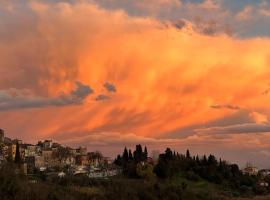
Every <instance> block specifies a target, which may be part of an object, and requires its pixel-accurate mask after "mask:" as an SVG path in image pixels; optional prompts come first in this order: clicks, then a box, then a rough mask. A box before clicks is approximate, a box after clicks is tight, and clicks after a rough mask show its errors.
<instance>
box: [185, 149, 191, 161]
mask: <svg viewBox="0 0 270 200" xmlns="http://www.w3.org/2000/svg"><path fill="white" fill-rule="evenodd" d="M186 158H188V159H189V158H191V157H190V153H189V150H187V152H186Z"/></svg>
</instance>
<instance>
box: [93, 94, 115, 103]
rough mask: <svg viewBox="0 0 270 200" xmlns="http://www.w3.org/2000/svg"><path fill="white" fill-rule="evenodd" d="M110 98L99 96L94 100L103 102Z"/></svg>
mask: <svg viewBox="0 0 270 200" xmlns="http://www.w3.org/2000/svg"><path fill="white" fill-rule="evenodd" d="M110 98H111V97H110V96H107V95H104V94H100V95H98V96H97V97H96V98H95V100H96V101H105V100H109V99H110Z"/></svg>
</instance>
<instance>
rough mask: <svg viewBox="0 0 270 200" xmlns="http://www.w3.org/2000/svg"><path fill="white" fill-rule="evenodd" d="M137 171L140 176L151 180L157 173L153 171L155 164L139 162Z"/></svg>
mask: <svg viewBox="0 0 270 200" xmlns="http://www.w3.org/2000/svg"><path fill="white" fill-rule="evenodd" d="M136 173H137V175H138V176H139V177H140V178H143V179H147V180H151V179H152V178H153V177H154V176H155V174H154V173H153V165H150V164H144V165H142V164H141V163H138V164H137V167H136Z"/></svg>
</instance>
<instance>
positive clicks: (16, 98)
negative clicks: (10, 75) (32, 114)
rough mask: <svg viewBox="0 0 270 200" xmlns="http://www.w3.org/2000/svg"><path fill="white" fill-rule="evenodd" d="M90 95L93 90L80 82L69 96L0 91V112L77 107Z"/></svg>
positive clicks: (14, 90) (15, 90) (12, 90)
mask: <svg viewBox="0 0 270 200" xmlns="http://www.w3.org/2000/svg"><path fill="white" fill-rule="evenodd" d="M91 93H93V90H92V89H91V88H90V87H89V86H87V85H84V84H82V83H81V82H76V89H75V90H73V91H71V92H70V94H62V95H60V96H57V97H41V96H35V95H32V94H27V93H24V91H21V90H17V89H11V90H0V112H1V111H9V110H17V109H26V108H28V109H29V108H43V107H48V106H67V105H78V104H82V103H83V101H84V99H85V98H86V97H87V96H88V95H90V94H91Z"/></svg>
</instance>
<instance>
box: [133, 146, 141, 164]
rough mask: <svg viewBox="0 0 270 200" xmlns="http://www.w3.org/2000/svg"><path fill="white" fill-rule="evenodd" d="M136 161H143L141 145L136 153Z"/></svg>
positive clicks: (137, 147)
mask: <svg viewBox="0 0 270 200" xmlns="http://www.w3.org/2000/svg"><path fill="white" fill-rule="evenodd" d="M134 160H135V161H136V162H140V161H142V160H143V151H142V146H141V145H140V144H138V145H136V150H135V151H134Z"/></svg>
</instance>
